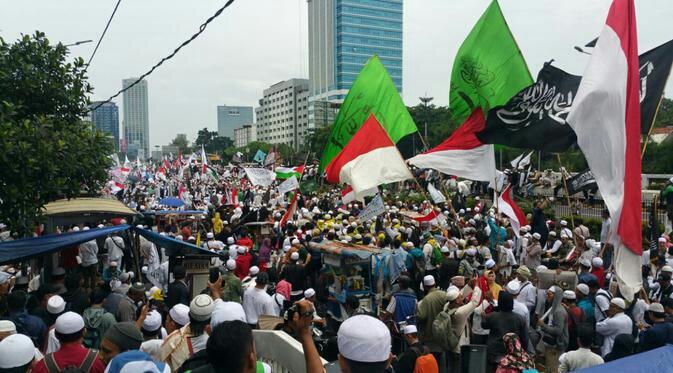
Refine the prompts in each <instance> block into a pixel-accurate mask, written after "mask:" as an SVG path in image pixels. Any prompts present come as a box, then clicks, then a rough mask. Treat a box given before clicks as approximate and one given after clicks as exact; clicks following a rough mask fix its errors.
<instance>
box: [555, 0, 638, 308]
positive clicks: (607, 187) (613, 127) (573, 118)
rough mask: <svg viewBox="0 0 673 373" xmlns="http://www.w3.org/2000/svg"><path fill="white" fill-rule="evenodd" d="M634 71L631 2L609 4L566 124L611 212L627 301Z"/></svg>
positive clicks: (633, 276) (632, 251)
mask: <svg viewBox="0 0 673 373" xmlns="http://www.w3.org/2000/svg"><path fill="white" fill-rule="evenodd" d="M638 66H639V65H638V41H637V35H636V14H635V7H634V4H633V0H614V1H613V2H612V6H611V7H610V11H609V12H608V18H607V21H606V23H605V26H604V27H603V30H602V31H601V34H600V36H599V38H598V42H597V44H596V47H595V48H594V52H593V54H592V55H591V59H590V60H589V65H588V66H587V68H586V70H585V72H584V75H583V77H582V81H581V83H580V86H579V89H578V91H577V95H576V97H575V100H574V102H573V105H572V107H571V109H570V114H569V116H568V124H570V126H571V127H572V128H573V130H575V133H576V134H577V143H578V144H579V146H580V149H582V153H584V156H585V157H586V159H587V162H588V163H589V168H590V169H591V171H592V172H593V174H594V176H595V178H596V183H597V184H598V188H599V189H600V191H601V196H602V197H603V200H604V201H605V204H606V205H607V208H608V210H609V211H610V216H611V218H612V226H611V230H612V231H611V241H612V242H611V243H612V244H613V245H614V247H615V270H616V273H617V281H618V283H619V289H620V291H621V293H622V294H623V295H624V297H625V298H627V299H629V300H630V299H632V297H633V294H634V293H635V292H637V291H638V290H639V289H640V287H641V285H642V277H641V270H640V265H641V262H640V256H641V255H642V236H641V220H642V212H641V185H640V172H641V170H640V103H639V86H638V84H639V73H638Z"/></svg>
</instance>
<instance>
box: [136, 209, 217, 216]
mask: <svg viewBox="0 0 673 373" xmlns="http://www.w3.org/2000/svg"><path fill="white" fill-rule="evenodd" d="M171 214H175V215H206V214H208V212H206V211H203V210H161V211H147V212H144V213H143V215H171Z"/></svg>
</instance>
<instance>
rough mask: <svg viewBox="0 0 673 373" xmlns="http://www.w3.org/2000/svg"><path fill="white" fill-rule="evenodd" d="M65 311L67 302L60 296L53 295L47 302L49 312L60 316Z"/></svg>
mask: <svg viewBox="0 0 673 373" xmlns="http://www.w3.org/2000/svg"><path fill="white" fill-rule="evenodd" d="M64 310H65V301H64V300H63V298H61V296H60V295H53V296H51V297H50V298H49V300H48V301H47V312H49V313H50V314H52V315H58V314H60V313H61V312H63V311H64Z"/></svg>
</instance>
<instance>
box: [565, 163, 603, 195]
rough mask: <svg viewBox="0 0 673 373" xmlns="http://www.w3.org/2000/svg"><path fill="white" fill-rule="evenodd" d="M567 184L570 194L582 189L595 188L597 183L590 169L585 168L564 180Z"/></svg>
mask: <svg viewBox="0 0 673 373" xmlns="http://www.w3.org/2000/svg"><path fill="white" fill-rule="evenodd" d="M566 183H567V184H568V195H570V196H572V195H573V194H575V193H579V192H581V191H584V190H589V189H596V188H598V184H597V183H596V179H595V178H594V174H593V173H592V172H591V170H588V169H587V170H585V171H582V172H580V173H578V174H577V175H575V176H573V177H571V178H569V179H568V180H566Z"/></svg>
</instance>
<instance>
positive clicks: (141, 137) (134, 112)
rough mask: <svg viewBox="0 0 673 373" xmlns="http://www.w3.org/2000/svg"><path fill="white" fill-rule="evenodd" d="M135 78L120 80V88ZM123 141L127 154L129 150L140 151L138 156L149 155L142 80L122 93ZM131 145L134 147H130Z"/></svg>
mask: <svg viewBox="0 0 673 373" xmlns="http://www.w3.org/2000/svg"><path fill="white" fill-rule="evenodd" d="M136 80H137V78H129V79H124V80H122V88H127V87H128V86H130V85H131V84H133V82H135V81H136ZM123 101H124V107H123V109H124V139H125V140H126V144H127V149H128V152H129V154H130V153H131V151H130V149H138V150H142V152H140V154H139V155H138V156H139V157H140V158H143V159H144V158H145V157H144V155H146V154H148V155H149V154H150V122H149V109H148V103H147V81H146V80H142V81H140V82H138V84H136V85H134V86H133V87H131V88H130V89H128V90H126V91H124V99H123ZM132 145H135V146H133V147H132Z"/></svg>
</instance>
